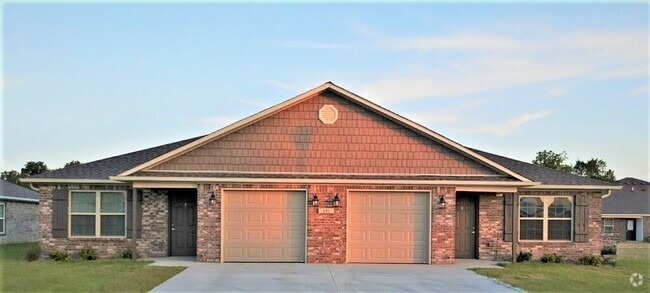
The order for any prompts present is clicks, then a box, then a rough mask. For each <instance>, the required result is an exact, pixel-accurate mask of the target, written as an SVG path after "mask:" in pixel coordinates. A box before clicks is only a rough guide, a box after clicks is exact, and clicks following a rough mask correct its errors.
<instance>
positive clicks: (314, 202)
mask: <svg viewBox="0 0 650 293" xmlns="http://www.w3.org/2000/svg"><path fill="white" fill-rule="evenodd" d="M309 202H310V203H311V206H312V207H317V206H318V196H316V194H315V193H314V196H312V198H311V199H309Z"/></svg>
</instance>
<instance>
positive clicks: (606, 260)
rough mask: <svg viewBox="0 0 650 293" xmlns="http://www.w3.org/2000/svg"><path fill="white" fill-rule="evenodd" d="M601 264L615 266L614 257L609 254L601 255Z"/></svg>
mask: <svg viewBox="0 0 650 293" xmlns="http://www.w3.org/2000/svg"><path fill="white" fill-rule="evenodd" d="M603 264H604V265H610V266H613V267H615V266H616V257H614V256H611V255H609V256H605V257H603Z"/></svg>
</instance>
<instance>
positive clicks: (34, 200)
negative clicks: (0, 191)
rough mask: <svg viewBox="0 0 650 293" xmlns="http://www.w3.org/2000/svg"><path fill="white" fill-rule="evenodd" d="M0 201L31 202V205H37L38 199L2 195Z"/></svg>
mask: <svg viewBox="0 0 650 293" xmlns="http://www.w3.org/2000/svg"><path fill="white" fill-rule="evenodd" d="M0 200H8V201H22V202H33V203H38V199H31V198H23V197H14V196H4V195H0Z"/></svg>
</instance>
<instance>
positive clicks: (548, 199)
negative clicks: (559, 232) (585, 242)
mask: <svg viewBox="0 0 650 293" xmlns="http://www.w3.org/2000/svg"><path fill="white" fill-rule="evenodd" d="M527 197H533V198H535V197H539V198H540V199H541V200H542V203H543V206H542V207H543V211H542V212H543V213H542V215H543V217H542V218H539V217H535V218H522V217H520V216H519V213H520V209H521V199H522V198H527ZM558 197H564V198H566V199H568V200H569V202H571V219H570V220H571V239H568V240H561V239H548V222H549V220H565V221H569V219H568V218H551V217H549V216H548V208H549V207H550V206H551V204H553V201H554V200H555V199H556V198H558ZM517 206H518V207H519V209H517V219H518V222H517V229H518V231H517V238H518V239H517V240H518V242H564V243H569V242H573V241H574V238H575V235H574V233H575V227H574V225H575V224H574V221H575V220H574V219H575V197H574V196H571V195H522V196H519V197H518V198H517ZM522 219H523V220H524V221H525V220H538V221H539V220H542V239H521V221H522Z"/></svg>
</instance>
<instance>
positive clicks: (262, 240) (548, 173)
mask: <svg viewBox="0 0 650 293" xmlns="http://www.w3.org/2000/svg"><path fill="white" fill-rule="evenodd" d="M24 181H25V182H29V183H31V184H32V185H33V186H35V187H38V189H39V190H40V203H41V205H40V215H41V218H40V219H41V234H40V241H41V246H42V248H43V251H48V250H50V249H65V250H68V251H71V252H74V251H76V250H78V249H80V248H81V247H83V246H91V247H94V248H96V249H97V250H98V251H99V253H100V254H101V255H102V256H104V257H110V256H113V255H115V254H117V253H120V251H122V250H126V249H129V248H130V249H133V250H134V251H135V252H136V253H137V255H138V256H140V257H144V256H176V255H192V256H194V255H195V256H196V258H197V260H198V261H202V262H305V263H423V264H446V263H453V262H454V260H455V259H459V258H476V259H502V258H506V259H509V258H510V257H512V255H513V253H517V252H519V251H533V253H534V254H535V255H536V256H539V255H541V254H542V253H545V252H556V253H559V254H562V255H565V256H567V257H569V258H577V257H579V256H581V255H584V254H597V253H599V252H600V249H601V235H600V233H601V229H602V227H601V225H602V219H601V210H602V197H603V196H605V195H607V194H609V192H610V191H611V190H613V189H617V188H619V187H616V186H610V185H609V184H607V183H605V182H601V181H597V180H592V179H588V178H583V177H578V176H574V175H571V174H567V173H563V172H559V171H555V170H551V169H548V168H544V167H541V166H536V165H532V164H529V163H524V162H521V161H517V160H513V159H509V158H507V157H504V156H499V155H495V154H491V153H488V152H484V151H480V150H477V149H472V148H469V147H466V146H463V145H462V144H460V143H458V142H455V141H453V140H451V139H449V138H447V137H444V136H442V135H440V134H438V133H436V132H434V131H432V130H430V129H427V128H426V127H423V126H422V125H420V124H418V123H416V122H414V121H411V120H409V119H406V118H404V117H402V116H400V115H398V114H395V113H393V112H391V111H390V110H388V109H385V108H383V107H381V106H379V105H377V104H375V103H373V102H371V101H368V100H366V99H364V98H362V97H360V96H358V95H356V94H354V93H351V92H349V91H347V90H345V89H343V88H341V87H339V86H337V85H335V84H333V83H331V82H327V83H325V84H323V85H321V86H318V87H316V88H314V89H311V90H309V91H307V92H305V93H303V94H300V95H298V96H296V97H294V98H292V99H289V100H287V101H285V102H283V103H280V104H278V105H275V106H273V107H270V108H268V109H266V110H263V111H261V112H259V113H257V114H255V115H252V116H250V117H247V118H245V119H242V120H240V121H238V122H236V123H233V124H231V125H229V126H227V127H224V128H222V129H219V130H217V131H215V132H213V133H210V134H207V135H205V136H201V137H195V138H191V139H187V140H183V141H178V142H174V143H170V144H166V145H162V146H158V147H154V148H150V149H146V150H141V151H137V152H133V153H128V154H124V155H120V156H115V157H111V158H107V159H103V160H98V161H94V162H90V163H86V164H83V165H79V166H74V167H69V168H64V169H61V170H57V171H53V172H50V173H45V174H40V175H37V176H33V177H30V178H27V179H25V180H24Z"/></svg>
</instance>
